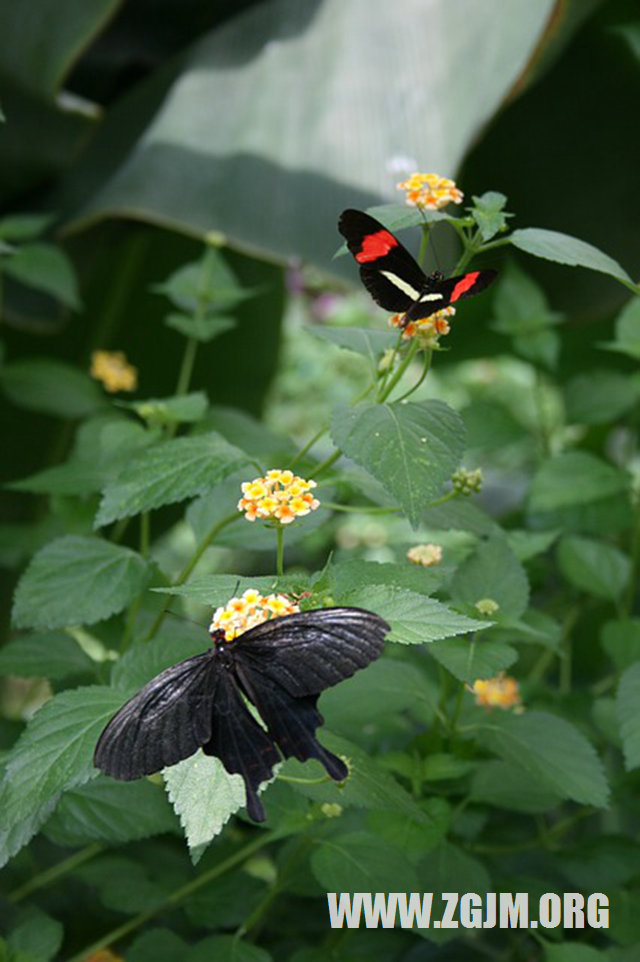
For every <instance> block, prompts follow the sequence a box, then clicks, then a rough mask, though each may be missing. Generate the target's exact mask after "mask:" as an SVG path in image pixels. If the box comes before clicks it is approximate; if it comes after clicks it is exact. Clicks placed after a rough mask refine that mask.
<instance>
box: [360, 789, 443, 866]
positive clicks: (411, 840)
mask: <svg viewBox="0 0 640 962" xmlns="http://www.w3.org/2000/svg"><path fill="white" fill-rule="evenodd" d="M422 807H423V809H424V814H425V815H426V816H427V818H426V820H423V821H421V822H419V823H418V822H416V821H414V820H413V819H411V818H407V816H406V815H401V814H400V813H399V812H396V811H392V810H390V811H386V812H385V811H373V812H368V813H367V820H366V824H367V827H368V828H369V829H371V830H372V832H373V833H374V834H375V835H376V836H379V837H380V838H384V839H385V840H386V841H387V842H390V843H391V844H392V845H394V846H396V847H397V848H399V849H400V850H401V851H402V852H404V853H405V854H406V856H407V858H408V859H409V860H410V861H411V862H414V863H415V862H417V861H419V860H420V859H421V858H422V856H423V855H424V854H425V853H426V852H429V851H431V849H432V848H433V847H434V846H435V845H437V844H438V842H439V841H440V840H441V839H442V838H443V837H444V836H445V835H446V833H447V832H448V831H449V829H450V827H451V807H450V806H449V805H448V804H447V802H446V800H445V799H444V798H441V797H440V796H438V795H433V796H432V797H431V798H428V799H426V800H425V801H424V802H423V803H422Z"/></svg>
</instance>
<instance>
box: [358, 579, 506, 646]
mask: <svg viewBox="0 0 640 962" xmlns="http://www.w3.org/2000/svg"><path fill="white" fill-rule="evenodd" d="M342 602H343V604H349V605H355V606H356V607H360V608H367V609H369V610H370V611H375V612H376V613H377V614H379V615H380V616H381V617H382V618H384V619H386V621H388V622H389V624H390V625H391V632H390V634H389V635H388V641H396V642H399V643H400V644H401V645H419V644H426V643H428V642H435V641H436V640H437V639H439V638H451V637H452V636H453V635H463V634H467V633H468V632H471V631H480V630H481V629H483V628H488V627H489V625H491V624H492V622H491V621H479V620H476V619H475V618H467V616H466V615H461V614H460V613H459V612H457V611H452V610H451V608H447V606H446V605H443V604H442V602H440V601H435V599H433V598H427V597H426V596H425V595H419V594H417V593H416V592H415V591H408V590H407V589H406V588H396V587H394V586H392V585H371V584H369V585H365V586H364V587H362V588H359V589H354V590H353V591H350V592H348V593H345V595H344V597H343V599H342Z"/></svg>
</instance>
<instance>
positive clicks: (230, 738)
mask: <svg viewBox="0 0 640 962" xmlns="http://www.w3.org/2000/svg"><path fill="white" fill-rule="evenodd" d="M202 750H203V751H204V752H205V753H206V754H207V755H215V757H216V758H219V759H220V761H221V762H222V764H223V765H224V767H225V768H226V770H227V771H228V772H230V773H231V774H232V775H233V774H238V775H241V776H242V779H243V781H244V785H245V790H246V794H247V812H248V813H249V815H250V816H251V818H252V819H253V820H254V821H256V822H263V821H264V818H265V813H264V808H263V807H262V804H261V802H260V800H259V798H258V788H259V786H260V785H261V784H262V783H263V782H267V781H269V779H271V778H273V766H274V765H275V764H276V762H279V761H280V755H279V754H278V751H277V749H276V747H275V745H274V744H273V741H272V740H271V738H270V737H269V735H268V734H267V732H266V731H265V730H264V728H262V727H261V726H260V725H259V724H258V722H257V721H256V720H255V718H253V716H252V715H251V713H250V711H249V710H248V708H247V706H246V705H245V703H244V700H243V698H242V694H241V692H240V689H239V687H238V684H237V682H236V679H235V677H234V675H233V673H232V672H231V671H225V672H223V673H222V674H221V677H220V679H219V683H218V687H217V691H216V698H215V701H214V702H213V704H212V724H211V737H210V738H209V740H208V741H207V742H206V743H205V744H204V745H203V746H202Z"/></svg>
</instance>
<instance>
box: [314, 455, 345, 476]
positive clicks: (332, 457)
mask: <svg viewBox="0 0 640 962" xmlns="http://www.w3.org/2000/svg"><path fill="white" fill-rule="evenodd" d="M341 455H342V451H340V449H339V448H338V449H337V450H336V451H334V452H333V454H330V455H329V457H328V458H325V460H324V461H321V462H320V464H317V465H316V466H315V468H314V469H313V476H314V478H317V477H318V475H320V474H322V472H323V471H326V470H327V468H330V467H331V465H332V464H335V462H336V461H337V460H338V458H339V457H341Z"/></svg>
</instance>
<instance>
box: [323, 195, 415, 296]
mask: <svg viewBox="0 0 640 962" xmlns="http://www.w3.org/2000/svg"><path fill="white" fill-rule="evenodd" d="M338 230H339V231H340V233H341V234H342V236H343V237H344V239H345V240H346V242H347V247H348V248H349V250H350V251H351V253H352V254H353V256H354V258H355V259H356V261H357V262H358V264H359V265H360V277H361V278H362V283H363V284H364V286H365V287H366V288H367V290H368V291H369V293H370V294H371V296H372V298H373V299H374V301H375V302H376V304H379V305H380V307H383V308H384V309H385V310H386V311H394V312H398V313H400V312H402V313H404V312H405V311H408V310H409V308H410V307H411V306H412V305H413V304H414V303H415V302H416V301H417V300H418V298H419V297H420V294H421V292H422V291H423V290H424V286H425V284H426V280H427V278H426V276H425V274H424V271H423V270H422V269H421V268H420V267H419V265H418V264H417V263H416V261H415V260H414V259H413V257H412V256H411V254H410V253H409V251H408V250H407V249H406V247H403V245H402V244H401V243H400V241H399V240H398V238H397V237H396V236H395V235H394V234H392V233H391V231H388V230H387V229H386V227H384V226H383V225H382V224H381V223H380V222H379V221H377V220H376V219H375V218H374V217H370V216H369V214H365V213H364V211H361V210H345V211H343V212H342V214H341V215H340V219H339V221H338Z"/></svg>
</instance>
